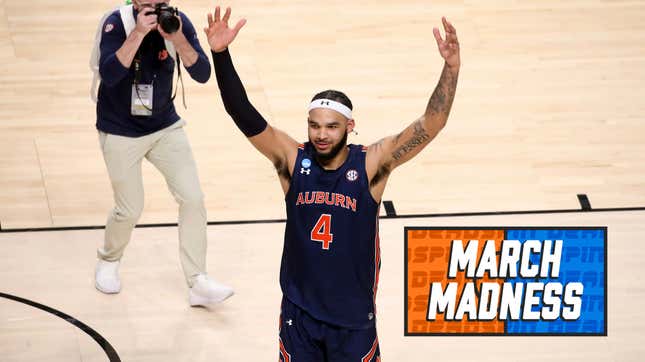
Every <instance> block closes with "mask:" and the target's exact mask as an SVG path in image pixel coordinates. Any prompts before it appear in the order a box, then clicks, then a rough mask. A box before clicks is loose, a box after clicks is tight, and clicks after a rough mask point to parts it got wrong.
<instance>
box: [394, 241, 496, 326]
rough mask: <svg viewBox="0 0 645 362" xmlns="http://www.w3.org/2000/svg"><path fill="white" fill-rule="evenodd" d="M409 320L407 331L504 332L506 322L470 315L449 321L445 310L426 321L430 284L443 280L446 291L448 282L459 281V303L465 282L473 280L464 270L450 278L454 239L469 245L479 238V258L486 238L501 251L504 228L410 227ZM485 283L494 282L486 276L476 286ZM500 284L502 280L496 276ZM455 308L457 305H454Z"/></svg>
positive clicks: (408, 244)
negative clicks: (433, 318)
mask: <svg viewBox="0 0 645 362" xmlns="http://www.w3.org/2000/svg"><path fill="white" fill-rule="evenodd" d="M406 239H407V258H406V263H407V265H406V270H407V275H406V277H407V285H406V291H407V305H406V308H407V321H406V322H407V323H406V331H405V333H406V334H426V333H431V334H444V333H445V334H478V333H487V334H488V333H500V334H501V333H504V322H503V321H498V320H492V321H469V320H468V314H466V315H465V316H464V318H463V320H456V321H446V320H444V315H443V313H441V314H437V316H436V319H435V320H432V321H428V320H427V315H428V296H429V293H430V286H431V285H432V283H434V282H441V283H442V286H443V288H444V290H445V288H446V286H447V285H448V282H457V283H458V288H457V303H458V301H459V299H460V298H459V297H460V296H461V293H462V291H463V289H464V285H465V284H466V283H469V282H473V279H472V278H466V277H465V272H464V271H459V272H458V273H457V277H456V278H453V279H448V263H449V260H450V250H451V244H452V241H453V240H462V242H463V245H464V246H465V245H467V243H468V242H469V241H470V240H479V244H478V251H477V259H478V260H479V258H480V257H481V254H482V250H483V249H484V245H485V242H486V241H487V240H494V241H495V249H496V250H500V248H501V243H502V240H503V239H504V230H458V229H444V230H439V229H416V230H415V229H407V235H406ZM482 282H491V279H490V278H489V277H488V276H487V275H485V276H484V277H483V278H477V279H476V280H475V285H476V287H477V289H478V290H481V289H480V288H481V283H482ZM495 282H497V283H498V284H500V287H501V285H502V284H503V280H500V279H495ZM455 309H456V307H455Z"/></svg>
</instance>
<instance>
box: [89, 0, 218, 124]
mask: <svg viewBox="0 0 645 362" xmlns="http://www.w3.org/2000/svg"><path fill="white" fill-rule="evenodd" d="M179 15H180V16H181V21H182V29H183V33H184V35H185V36H186V39H188V41H189V42H190V44H191V45H192V46H193V48H194V49H195V51H197V53H198V55H199V57H198V59H197V62H195V64H193V65H192V66H190V67H187V68H186V70H187V71H188V73H189V74H190V76H191V78H193V79H194V80H196V81H198V82H200V83H205V82H206V81H207V80H208V78H210V74H211V68H210V61H209V60H208V58H207V57H206V54H204V51H203V50H202V47H201V46H200V45H199V40H198V39H197V34H196V33H195V28H194V27H193V24H192V23H191V22H190V20H188V17H187V16H186V15H184V14H183V13H181V12H180V13H179ZM134 17H135V19H136V17H137V11H136V10H135V11H134ZM125 39H126V35H125V29H124V27H123V22H122V21H121V16H120V15H119V11H118V10H117V11H115V12H114V13H112V15H110V16H109V17H108V18H107V20H106V21H105V23H104V24H103V34H102V38H101V44H100V47H101V59H100V63H99V72H100V74H101V84H100V86H99V92H98V102H97V105H96V128H98V129H99V130H101V131H103V132H106V133H110V134H116V135H120V136H126V137H140V136H145V135H147V134H150V133H153V132H156V131H158V130H160V129H162V128H165V127H167V126H170V125H171V124H173V123H175V122H176V121H178V120H179V116H178V115H177V112H176V111H175V106H174V104H173V102H172V100H171V97H172V86H173V71H174V68H175V61H174V60H173V59H172V57H171V56H170V55H169V54H168V52H167V51H166V46H165V44H164V39H163V37H162V36H161V34H159V32H158V31H156V30H153V31H150V32H149V33H148V34H147V35H146V37H145V38H144V39H143V41H142V43H141V45H140V46H139V54H140V59H141V78H140V80H139V83H140V84H152V85H153V108H152V115H151V116H132V115H130V103H131V97H132V84H133V83H134V61H133V62H132V65H131V66H130V68H129V69H128V68H126V67H124V66H123V64H121V62H120V61H119V59H118V58H117V57H116V51H117V50H119V48H121V46H122V45H123V42H125Z"/></svg>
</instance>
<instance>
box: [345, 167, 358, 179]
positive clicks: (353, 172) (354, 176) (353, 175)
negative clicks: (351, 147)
mask: <svg viewBox="0 0 645 362" xmlns="http://www.w3.org/2000/svg"><path fill="white" fill-rule="evenodd" d="M345 177H346V178H347V181H350V182H354V181H356V180H358V171H356V170H353V169H352V170H347V173H345Z"/></svg>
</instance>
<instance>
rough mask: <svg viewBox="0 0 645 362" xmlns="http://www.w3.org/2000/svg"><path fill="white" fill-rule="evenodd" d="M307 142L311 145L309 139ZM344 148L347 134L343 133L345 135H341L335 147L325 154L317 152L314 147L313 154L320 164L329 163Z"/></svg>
mask: <svg viewBox="0 0 645 362" xmlns="http://www.w3.org/2000/svg"><path fill="white" fill-rule="evenodd" d="M309 142H311V143H312V144H313V141H312V140H311V138H309ZM345 146H347V132H345V134H344V135H343V138H342V139H341V140H340V142H338V144H337V145H335V146H334V147H332V148H331V149H330V150H329V151H328V152H327V153H322V152H318V150H317V149H316V147H315V146H314V152H315V156H316V159H317V160H319V161H321V162H327V161H330V160H332V159H333V158H334V157H336V155H338V153H339V152H340V151H341V150H342V149H343V147H345Z"/></svg>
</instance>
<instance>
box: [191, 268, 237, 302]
mask: <svg viewBox="0 0 645 362" xmlns="http://www.w3.org/2000/svg"><path fill="white" fill-rule="evenodd" d="M231 295H233V288H231V287H229V286H228V285H224V284H220V283H218V282H216V281H214V280H213V279H211V278H209V277H208V275H206V274H199V275H198V276H197V277H196V278H195V284H193V287H192V288H190V290H189V291H188V303H190V306H191V307H197V306H206V305H208V304H217V303H220V302H223V301H224V300H225V299H226V298H228V297H230V296H231Z"/></svg>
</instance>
